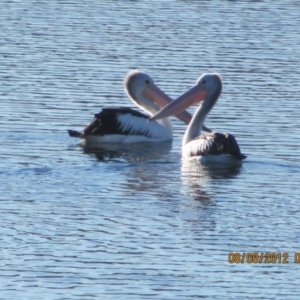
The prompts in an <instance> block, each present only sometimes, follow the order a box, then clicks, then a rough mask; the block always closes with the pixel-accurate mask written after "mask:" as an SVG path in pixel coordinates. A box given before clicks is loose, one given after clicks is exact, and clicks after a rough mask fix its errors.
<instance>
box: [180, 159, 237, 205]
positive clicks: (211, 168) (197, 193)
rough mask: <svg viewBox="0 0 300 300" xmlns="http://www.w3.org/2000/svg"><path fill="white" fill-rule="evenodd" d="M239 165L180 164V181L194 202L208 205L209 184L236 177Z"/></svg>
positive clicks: (185, 161)
mask: <svg viewBox="0 0 300 300" xmlns="http://www.w3.org/2000/svg"><path fill="white" fill-rule="evenodd" d="M240 168H241V165H226V164H210V165H203V164H201V163H198V162H197V161H195V160H185V159H183V160H182V162H181V181H182V183H183V186H185V187H188V193H189V195H191V196H192V197H193V198H194V200H197V201H201V202H203V203H206V204H208V203H209V202H210V196H209V189H210V183H212V181H214V180H223V179H224V180H226V179H231V178H234V177H236V176H237V175H238V174H239V172H240Z"/></svg>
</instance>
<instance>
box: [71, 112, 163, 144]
mask: <svg viewBox="0 0 300 300" xmlns="http://www.w3.org/2000/svg"><path fill="white" fill-rule="evenodd" d="M148 118H149V116H147V115H145V114H143V113H140V112H138V111H136V110H133V109H131V108H127V107H119V108H104V109H102V111H101V112H99V113H98V114H95V118H94V119H93V120H92V122H91V123H90V124H89V125H88V126H87V127H86V128H85V129H84V130H83V131H82V132H81V133H80V132H78V131H75V130H69V131H68V132H69V135H70V136H72V137H80V138H84V137H85V136H87V135H100V136H103V135H113V134H119V135H120V134H121V135H143V136H146V137H152V136H153V134H154V133H155V132H156V133H157V132H159V131H160V130H161V128H156V127H161V125H160V124H158V123H157V122H151V123H149V122H148V121H147V120H148ZM159 129H160V130H159Z"/></svg>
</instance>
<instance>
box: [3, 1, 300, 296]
mask: <svg viewBox="0 0 300 300" xmlns="http://www.w3.org/2000/svg"><path fill="white" fill-rule="evenodd" d="M275 2H276V1H267V0H266V1H217V0H212V1H200V0H199V1H179V0H177V1H175V0H166V1H163V0H161V1H155V2H152V1H139V2H137V1H130V2H129V1H100V0H94V1H92V0H88V1H73V0H70V1H58V0H52V1H44V0H42V1H40V0H39V1H34V0H27V1H8V0H4V1H2V2H1V10H0V24H1V31H0V65H1V67H0V78H1V84H0V97H1V104H0V105H1V112H0V120H1V135H0V142H1V147H0V158H1V166H2V167H1V170H0V181H1V185H0V200H1V202H0V212H1V229H0V233H1V234H0V240H1V256H0V298H1V299H80V300H82V299H150V298H152V299H197V298H201V297H203V298H208V299H245V298H257V299H262V298H265V299H272V298H276V299H299V298H298V297H299V294H300V288H299V283H300V275H299V268H300V264H297V263H294V254H295V253H298V252H299V253H300V245H299V240H300V233H299V232H300V231H299V228H300V209H299V201H300V193H299V182H300V159H299V133H300V132H299V130H300V118H299V110H300V105H299V101H298V100H299V90H300V88H299V75H300V72H299V70H300V62H299V60H300V59H299V57H300V39H299V32H300V4H299V1H292V0H286V1H284V3H279V2H280V1H277V2H278V3H277V2H276V3H275ZM132 68H140V69H141V70H142V71H145V72H147V73H149V74H150V75H151V76H152V77H153V78H154V79H155V81H156V83H157V84H158V85H159V86H160V87H161V88H162V89H163V90H165V91H166V92H167V93H168V94H169V95H170V96H171V97H173V98H176V97H177V96H179V95H180V94H181V93H182V92H184V91H186V90H187V89H188V88H190V87H191V86H192V85H193V84H194V82H195V81H196V79H197V78H198V76H200V75H201V74H202V73H204V72H219V73H220V74H221V75H222V77H223V81H224V88H223V93H222V96H221V98H220V99H219V101H218V104H217V106H216V107H215V108H214V110H213V111H212V113H211V114H210V116H209V118H208V120H207V122H206V125H207V126H209V127H211V128H213V129H214V130H218V131H223V132H224V131H227V132H230V133H232V134H234V135H235V136H236V138H237V140H238V142H239V144H240V147H241V149H242V151H243V152H244V153H245V154H247V155H248V158H247V160H246V161H245V162H244V164H243V166H241V167H240V168H213V167H204V166H201V165H197V164H195V163H188V162H181V159H180V143H181V138H182V135H183V132H184V130H185V128H186V126H185V125H184V124H182V123H180V122H179V121H176V120H174V123H173V124H174V140H173V143H164V144H161V145H135V146H132V147H128V146H127V147H114V148H103V149H98V150H97V151H93V150H88V149H82V148H81V147H80V146H78V145H77V140H74V139H72V138H70V137H68V135H67V132H66V130H67V129H69V128H72V129H76V130H81V129H83V127H84V126H85V125H86V124H88V123H89V122H90V120H91V119H92V116H93V114H94V113H97V112H98V111H100V109H101V107H103V106H118V105H123V106H125V105H129V106H132V104H131V103H130V102H129V100H128V98H127V96H126V94H125V92H124V91H123V86H122V82H123V78H124V76H125V75H126V73H127V72H128V71H129V70H130V69H132ZM190 111H191V112H193V111H194V108H191V109H190ZM230 252H233V253H240V254H241V255H242V253H254V252H258V253H259V254H260V253H262V252H274V253H276V254H278V253H284V252H286V253H288V254H289V259H288V261H289V263H288V264H283V263H278V262H276V263H269V264H268V263H264V262H263V263H260V264H259V263H258V264H254V263H252V264H250V263H246V262H244V263H243V264H236V263H234V264H230V263H229V262H228V254H229V253H230ZM277 257H278V256H277ZM250 258H251V257H250Z"/></svg>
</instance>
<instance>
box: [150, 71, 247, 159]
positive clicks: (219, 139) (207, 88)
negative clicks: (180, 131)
mask: <svg viewBox="0 0 300 300" xmlns="http://www.w3.org/2000/svg"><path fill="white" fill-rule="evenodd" d="M221 91H222V79H221V76H220V75H219V74H204V75H202V76H201V77H199V79H198V80H197V82H196V85H195V86H194V87H193V88H191V89H190V90H189V91H187V92H186V93H184V94H183V95H182V96H180V97H179V98H178V99H176V100H174V101H173V102H172V103H170V104H168V105H167V106H166V107H164V108H163V109H161V110H160V111H159V112H157V113H156V114H155V115H154V116H152V117H151V118H150V119H149V120H157V119H160V118H166V117H168V116H171V115H173V114H176V113H179V112H180V111H183V110H184V109H186V108H187V107H189V106H191V105H193V104H197V103H199V102H200V101H203V100H204V101H203V102H202V105H200V106H199V107H198V108H197V110H196V112H195V114H194V116H193V118H192V120H191V122H190V124H189V126H188V128H187V130H186V132H185V134H184V137H183V141H182V156H183V157H184V158H197V159H198V160H200V161H201V162H203V163H209V162H218V163H221V162H222V163H232V162H241V161H242V160H243V159H245V158H246V156H245V155H244V154H242V153H241V151H240V148H239V146H238V143H237V142H236V140H235V138H234V136H233V135H231V134H229V133H217V132H211V133H208V134H205V135H200V134H201V128H202V125H203V123H204V120H205V117H206V116H207V115H208V113H209V112H210V110H211V109H212V108H213V106H214V105H215V103H216V102H217V100H218V98H219V96H220V94H221Z"/></svg>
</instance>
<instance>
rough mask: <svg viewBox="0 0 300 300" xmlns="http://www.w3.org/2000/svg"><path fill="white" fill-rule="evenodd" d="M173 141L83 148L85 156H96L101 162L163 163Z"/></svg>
mask: <svg viewBox="0 0 300 300" xmlns="http://www.w3.org/2000/svg"><path fill="white" fill-rule="evenodd" d="M171 149H172V141H170V142H162V143H139V144H128V145H127V144H103V145H102V146H101V147H93V146H91V145H85V146H83V152H84V153H85V154H88V155H91V156H94V157H96V158H97V160H98V161H100V162H108V161H114V162H116V161H118V162H122V161H123V162H129V163H142V162H149V161H151V162H155V161H157V162H161V160H164V159H165V160H167V157H168V154H169V153H170V151H171Z"/></svg>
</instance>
